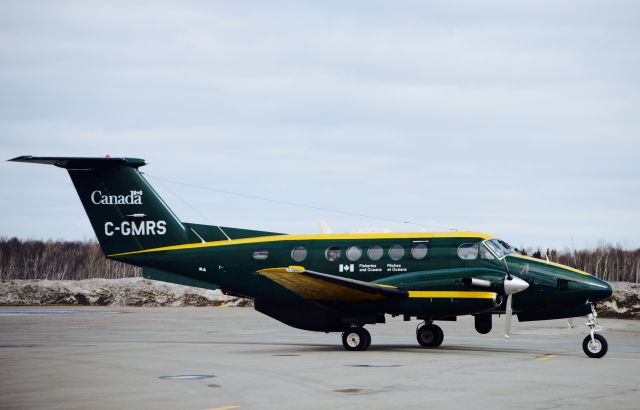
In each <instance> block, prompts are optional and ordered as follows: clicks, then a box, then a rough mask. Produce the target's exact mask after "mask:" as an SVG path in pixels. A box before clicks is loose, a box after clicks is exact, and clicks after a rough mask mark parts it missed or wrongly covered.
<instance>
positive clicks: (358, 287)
mask: <svg viewBox="0 0 640 410" xmlns="http://www.w3.org/2000/svg"><path fill="white" fill-rule="evenodd" d="M258 273H259V274H261V275H263V276H266V277H268V278H269V279H271V280H273V281H274V282H276V283H279V284H280V285H282V286H284V287H285V288H287V289H289V290H291V291H292V292H294V293H296V294H297V295H299V296H300V297H302V298H304V299H308V300H318V301H334V302H361V301H367V300H382V299H388V298H405V297H407V296H408V295H409V294H408V292H407V291H406V290H403V289H398V288H396V287H394V286H387V285H379V284H376V283H370V282H364V281H360V280H355V279H349V278H343V277H340V276H334V275H328V274H326V273H319V272H313V271H309V270H306V269H305V268H304V267H302V266H290V267H288V268H269V269H262V270H259V271H258Z"/></svg>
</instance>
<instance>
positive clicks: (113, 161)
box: [9, 155, 147, 169]
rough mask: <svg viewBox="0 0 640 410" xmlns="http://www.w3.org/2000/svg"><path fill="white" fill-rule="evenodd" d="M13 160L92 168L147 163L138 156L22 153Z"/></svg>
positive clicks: (65, 166) (67, 167)
mask: <svg viewBox="0 0 640 410" xmlns="http://www.w3.org/2000/svg"><path fill="white" fill-rule="evenodd" d="M9 161H13V162H29V163H34V164H48V165H55V166H56V167H60V168H66V169H94V168H103V167H112V166H118V165H122V166H128V167H132V168H138V167H141V166H143V165H146V164H147V161H145V160H143V159H140V158H111V157H33V156H31V155H23V156H21V157H16V158H13V159H10V160H9Z"/></svg>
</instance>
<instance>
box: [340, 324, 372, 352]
mask: <svg viewBox="0 0 640 410" xmlns="http://www.w3.org/2000/svg"><path fill="white" fill-rule="evenodd" d="M370 344H371V334H370V333H369V331H368V330H367V329H365V328H363V327H352V328H349V329H348V330H345V331H344V332H342V346H344V348H345V349H347V350H350V351H362V350H367V348H368V347H369V345H370Z"/></svg>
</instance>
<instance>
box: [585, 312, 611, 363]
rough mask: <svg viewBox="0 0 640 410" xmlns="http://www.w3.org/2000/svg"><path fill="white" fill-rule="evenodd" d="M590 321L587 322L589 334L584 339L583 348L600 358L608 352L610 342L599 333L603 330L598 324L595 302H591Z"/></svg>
mask: <svg viewBox="0 0 640 410" xmlns="http://www.w3.org/2000/svg"><path fill="white" fill-rule="evenodd" d="M588 318H589V321H588V322H587V323H586V325H587V327H588V328H589V336H587V337H585V338H584V340H583V341H582V350H583V351H584V353H585V354H586V355H587V356H589V357H592V358H594V359H599V358H601V357H603V356H604V355H605V354H607V350H609V344H608V343H607V339H605V338H604V336H602V335H599V334H597V333H596V332H599V331H600V330H602V326H600V325H599V324H598V320H597V319H598V312H596V308H595V306H594V305H593V304H591V313H590V314H589V316H588Z"/></svg>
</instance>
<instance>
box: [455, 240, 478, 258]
mask: <svg viewBox="0 0 640 410" xmlns="http://www.w3.org/2000/svg"><path fill="white" fill-rule="evenodd" d="M458 256H459V257H460V259H464V260H472V259H476V258H477V257H478V244H477V243H463V244H462V245H460V246H459V247H458Z"/></svg>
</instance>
